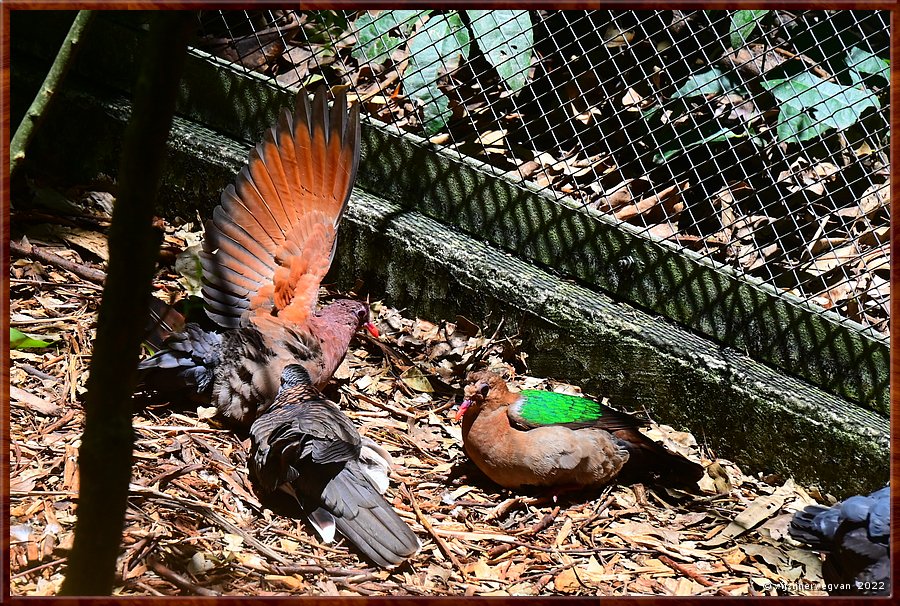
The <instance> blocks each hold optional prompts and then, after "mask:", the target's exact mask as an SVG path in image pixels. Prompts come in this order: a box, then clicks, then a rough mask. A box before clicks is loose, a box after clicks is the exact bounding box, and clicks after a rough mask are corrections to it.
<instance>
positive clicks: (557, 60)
mask: <svg viewBox="0 0 900 606" xmlns="http://www.w3.org/2000/svg"><path fill="white" fill-rule="evenodd" d="M200 15H201V16H200V22H201V32H202V37H201V38H200V42H199V46H200V47H201V48H203V49H204V50H207V51H209V52H212V53H214V54H217V55H220V56H222V57H224V58H226V59H229V60H231V61H233V62H235V63H237V64H240V65H242V66H243V67H244V68H246V69H248V70H253V71H259V72H262V73H265V74H268V75H270V76H271V77H273V78H274V80H275V81H276V82H277V84H278V85H279V86H281V87H284V88H288V89H290V88H296V87H298V86H300V85H313V84H315V83H317V82H318V81H324V82H326V83H327V84H328V85H330V86H339V85H348V86H349V87H350V89H351V96H355V97H356V98H357V99H359V100H360V101H361V102H362V104H363V107H364V113H367V114H368V116H369V119H376V120H381V121H383V122H385V123H388V124H393V125H395V126H397V127H399V128H401V129H403V130H406V131H409V132H413V133H416V134H419V135H422V136H425V137H427V138H428V139H429V140H430V141H431V142H432V143H435V144H440V145H443V146H445V147H446V148H448V149H451V150H455V151H456V152H457V153H459V154H461V155H466V156H471V157H474V158H477V159H478V160H481V161H483V162H485V163H487V164H490V165H492V166H494V167H497V168H499V169H500V170H502V171H505V172H506V173H507V175H508V176H509V177H510V178H511V179H513V180H516V181H520V180H525V181H529V182H531V183H532V184H534V185H536V186H537V187H539V188H541V189H544V190H546V191H547V192H550V193H552V194H553V195H554V196H556V197H560V196H567V197H569V198H570V199H572V200H574V201H576V203H578V204H580V205H581V206H582V207H583V208H584V209H586V210H587V211H588V212H597V213H603V214H606V215H609V216H611V217H613V218H614V219H615V220H617V221H622V222H626V223H629V224H631V225H633V226H635V227H637V228H638V229H639V230H640V231H642V232H644V233H646V234H649V235H651V236H653V237H657V238H661V239H666V240H670V241H674V242H676V243H678V244H679V245H681V246H684V247H685V248H688V249H691V250H694V251H696V252H698V253H700V254H701V255H703V256H706V257H708V258H710V259H713V260H715V261H718V262H721V263H723V264H726V265H729V266H731V267H733V268H735V269H736V270H738V271H739V272H744V273H746V274H749V275H752V276H756V277H757V278H759V279H761V280H762V281H764V282H766V283H769V284H772V285H773V286H776V287H778V288H781V289H783V290H785V291H788V292H791V293H793V294H795V295H797V296H799V297H800V298H802V299H804V300H806V301H809V302H811V303H813V304H815V305H817V306H819V307H820V308H822V309H830V310H833V311H835V312H837V313H838V314H839V316H840V317H842V318H844V319H845V320H853V321H857V322H859V323H861V324H863V325H864V326H868V327H872V328H874V329H875V330H876V331H879V332H880V333H882V334H884V335H886V334H887V331H888V316H889V291H890V282H889V246H888V244H889V170H890V167H889V159H888V149H889V127H888V86H889V76H888V73H889V67H888V57H889V13H888V12H886V11H799V12H789V11H779V10H761V11H690V12H682V11H653V12H650V11H647V12H631V11H504V10H496V11H474V10H459V11H454V10H449V11H447V10H445V11H426V10H387V11H358V12H352V11H349V12H347V11H306V12H300V11H289V10H285V11H229V12H221V11H208V12H203V13H201V14H200Z"/></svg>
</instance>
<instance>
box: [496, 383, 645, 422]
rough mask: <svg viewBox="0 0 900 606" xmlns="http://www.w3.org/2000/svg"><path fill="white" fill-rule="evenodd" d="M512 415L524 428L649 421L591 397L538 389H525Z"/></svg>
mask: <svg viewBox="0 0 900 606" xmlns="http://www.w3.org/2000/svg"><path fill="white" fill-rule="evenodd" d="M508 415H509V418H510V421H511V422H512V423H513V424H515V425H516V426H518V427H520V428H522V429H533V428H535V427H541V426H544V425H564V426H566V427H569V428H572V429H577V428H579V427H599V428H601V429H605V430H607V431H615V430H619V429H629V428H634V427H641V426H644V425H647V422H646V421H642V420H641V419H638V418H637V417H634V416H632V415H629V414H627V413H624V412H618V411H615V410H613V409H612V408H609V407H608V406H605V405H603V404H601V403H600V402H597V401H595V400H591V399H589V398H583V397H580V396H573V395H569V394H562V393H555V392H552V391H541V390H535V389H525V390H523V391H522V392H521V394H520V397H519V399H518V400H517V401H516V402H515V403H514V404H512V405H511V406H510V407H509V412H508Z"/></svg>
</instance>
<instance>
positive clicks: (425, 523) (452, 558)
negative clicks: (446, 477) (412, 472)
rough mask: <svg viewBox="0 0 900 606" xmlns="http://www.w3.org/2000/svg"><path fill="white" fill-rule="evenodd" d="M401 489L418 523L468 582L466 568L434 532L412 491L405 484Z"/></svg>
mask: <svg viewBox="0 0 900 606" xmlns="http://www.w3.org/2000/svg"><path fill="white" fill-rule="evenodd" d="M401 489H402V490H403V493H404V494H405V495H406V497H407V498H408V499H409V502H410V504H411V505H412V508H413V511H414V512H415V513H416V517H417V518H419V523H420V524H422V527H423V528H425V530H427V531H428V534H430V535H431V537H432V538H433V539H434V542H435V543H437V546H438V548H439V549H440V550H441V551H442V552H443V553H444V555H445V556H447V557H448V558H449V559H450V561H451V562H453V565H454V566H456V569H457V570H459V574H460V575H461V576H462V578H463V581H465V582H469V575H468V573H467V572H466V569H465V568H463V566H462V564H460V562H459V560H458V559H456V554H455V553H453V551H451V550H450V546H449V545H447V542H446V541H444V539H442V538H441V537H440V536H438V534H437V532H435V530H434V528H433V527H432V526H431V522H429V521H428V518H426V517H425V516H424V515H423V514H422V510H421V509H419V504H418V503H417V502H416V497H414V496H413V493H412V491H411V490H410V489H409V488H408V487H407V486H406V484H401Z"/></svg>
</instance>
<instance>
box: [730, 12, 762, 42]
mask: <svg viewBox="0 0 900 606" xmlns="http://www.w3.org/2000/svg"><path fill="white" fill-rule="evenodd" d="M768 12H769V11H735V12H734V15H732V16H731V31H730V32H729V34H730V38H731V48H733V49H738V48H741V47H742V46H744V44H745V43H746V42H747V40H748V39H749V38H750V34H752V33H753V30H754V29H756V26H757V25H758V24H759V22H760V21H761V20H762V18H763V17H764V16H765V14H766V13H768Z"/></svg>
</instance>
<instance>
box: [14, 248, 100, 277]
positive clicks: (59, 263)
mask: <svg viewBox="0 0 900 606" xmlns="http://www.w3.org/2000/svg"><path fill="white" fill-rule="evenodd" d="M9 252H10V254H15V255H19V256H22V257H28V258H30V259H35V260H37V261H43V262H44V263H49V264H51V265H54V266H56V267H59V268H61V269H64V270H66V271H68V272H71V273H73V274H75V275H76V276H78V277H79V278H83V279H85V280H88V281H90V282H94V283H96V284H103V281H104V280H106V273H105V272H102V271H100V270H99V269H94V268H93V267H87V266H86V265H82V264H81V263H75V262H74V261H69V260H68V259H64V258H62V257H60V256H59V255H57V254H55V253H52V252H50V251H49V250H44V249H42V248H37V247H35V246H32V245H31V244H30V243H29V242H28V240H25V239H23V240H22V242H14V241H12V240H10V242H9Z"/></svg>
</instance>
